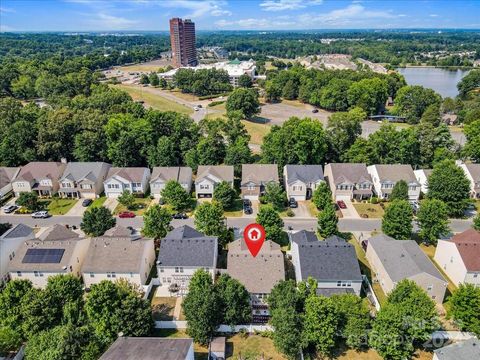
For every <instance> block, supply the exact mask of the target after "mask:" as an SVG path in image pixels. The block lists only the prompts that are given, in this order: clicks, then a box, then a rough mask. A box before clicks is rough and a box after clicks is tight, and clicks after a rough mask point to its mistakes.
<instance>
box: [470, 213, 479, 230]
mask: <svg viewBox="0 0 480 360" xmlns="http://www.w3.org/2000/svg"><path fill="white" fill-rule="evenodd" d="M472 226H473V228H474V229H475V230H477V231H480V213H478V214H477V216H475V218H474V219H473V225H472Z"/></svg>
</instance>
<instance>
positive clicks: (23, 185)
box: [12, 181, 32, 197]
mask: <svg viewBox="0 0 480 360" xmlns="http://www.w3.org/2000/svg"><path fill="white" fill-rule="evenodd" d="M12 189H13V192H14V193H15V196H17V197H18V196H20V194H21V193H22V192H31V191H32V185H31V184H30V182H28V181H14V182H13V183H12Z"/></svg>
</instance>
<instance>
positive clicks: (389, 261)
mask: <svg viewBox="0 0 480 360" xmlns="http://www.w3.org/2000/svg"><path fill="white" fill-rule="evenodd" d="M370 246H371V247H372V248H373V249H374V250H375V253H376V254H377V256H378V258H379V260H380V261H381V263H382V265H383V267H384V268H385V270H386V271H387V273H388V275H389V276H390V278H391V279H392V281H394V282H398V281H401V280H403V279H406V278H410V277H412V276H415V275H419V274H428V275H430V276H433V277H435V278H437V279H439V280H442V281H444V282H446V280H445V279H444V277H443V276H442V274H440V272H439V271H438V269H437V268H436V267H435V265H433V263H432V262H431V261H430V260H429V259H428V257H427V255H425V253H424V252H423V251H422V250H421V249H420V247H419V246H418V244H417V243H416V242H415V241H414V240H395V239H394V238H392V237H390V236H387V235H384V234H381V235H377V236H374V237H372V238H370V239H369V240H368V247H370ZM367 251H368V250H367Z"/></svg>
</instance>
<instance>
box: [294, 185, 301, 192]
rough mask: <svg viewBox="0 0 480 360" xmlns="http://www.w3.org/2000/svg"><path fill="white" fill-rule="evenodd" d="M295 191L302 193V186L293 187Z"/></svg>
mask: <svg viewBox="0 0 480 360" xmlns="http://www.w3.org/2000/svg"><path fill="white" fill-rule="evenodd" d="M293 191H302V186H296V185H294V186H293Z"/></svg>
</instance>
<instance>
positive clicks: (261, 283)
mask: <svg viewBox="0 0 480 360" xmlns="http://www.w3.org/2000/svg"><path fill="white" fill-rule="evenodd" d="M227 273H228V274H229V275H230V276H231V277H232V278H234V279H237V280H238V281H240V282H241V283H242V284H243V285H244V286H245V288H246V289H247V291H248V292H249V294H250V301H251V304H252V310H253V321H254V322H265V320H267V318H266V316H268V315H269V311H268V306H267V302H266V300H267V296H268V295H269V294H270V292H271V291H272V288H273V287H274V286H275V284H277V283H278V282H279V281H281V280H285V264H284V258H283V253H282V251H281V249H280V245H278V244H277V243H274V242H273V241H271V240H266V241H265V242H264V243H263V245H262V248H261V249H260V252H259V253H258V254H257V256H255V257H253V256H252V254H251V253H250V250H248V247H247V245H246V243H245V240H244V239H243V238H241V239H239V240H236V241H234V242H232V243H230V244H229V246H228V257H227Z"/></svg>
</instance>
